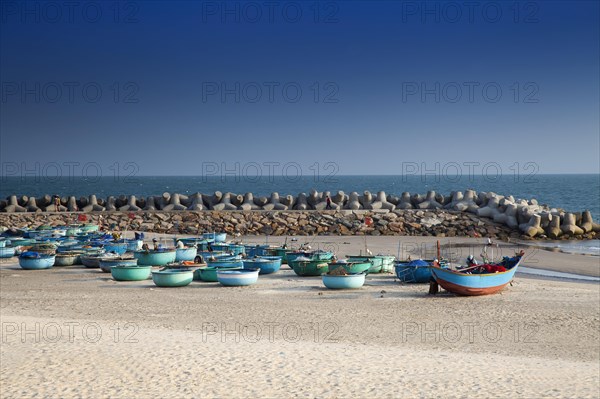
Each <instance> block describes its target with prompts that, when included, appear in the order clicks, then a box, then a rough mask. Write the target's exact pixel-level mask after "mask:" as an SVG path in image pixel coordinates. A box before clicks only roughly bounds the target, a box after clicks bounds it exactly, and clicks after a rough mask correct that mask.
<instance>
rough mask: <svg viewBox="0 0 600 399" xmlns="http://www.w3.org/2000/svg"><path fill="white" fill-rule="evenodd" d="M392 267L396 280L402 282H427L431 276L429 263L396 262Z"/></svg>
mask: <svg viewBox="0 0 600 399" xmlns="http://www.w3.org/2000/svg"><path fill="white" fill-rule="evenodd" d="M394 269H395V271H396V276H397V277H398V280H400V281H402V282H404V283H428V282H429V281H431V278H432V277H433V275H432V274H431V268H430V265H426V266H425V265H423V266H421V265H409V262H396V264H395V266H394Z"/></svg>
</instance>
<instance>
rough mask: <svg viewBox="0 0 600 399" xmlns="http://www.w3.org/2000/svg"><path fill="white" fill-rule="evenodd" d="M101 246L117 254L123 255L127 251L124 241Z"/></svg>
mask: <svg viewBox="0 0 600 399" xmlns="http://www.w3.org/2000/svg"><path fill="white" fill-rule="evenodd" d="M103 248H104V250H105V251H106V252H114V253H116V254H117V255H123V254H124V253H125V252H127V244H126V243H111V244H104V247H103Z"/></svg>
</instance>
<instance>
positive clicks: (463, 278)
mask: <svg viewBox="0 0 600 399" xmlns="http://www.w3.org/2000/svg"><path fill="white" fill-rule="evenodd" d="M520 263H521V260H520V259H519V261H518V262H517V264H516V265H515V266H513V267H512V268H510V269H509V270H507V271H505V272H500V273H485V274H466V273H461V272H457V271H454V270H449V269H442V268H440V267H437V266H431V273H432V274H433V277H434V278H435V281H436V282H437V283H438V284H439V285H441V286H442V288H444V289H445V290H446V291H449V292H452V293H454V294H457V295H468V296H474V295H489V294H495V293H497V292H499V291H501V290H502V289H503V288H504V287H505V286H506V285H507V284H508V283H510V282H511V281H512V279H513V277H514V275H515V273H516V272H517V269H518V267H519V264H520Z"/></svg>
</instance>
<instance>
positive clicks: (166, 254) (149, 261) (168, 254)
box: [134, 249, 176, 266]
mask: <svg viewBox="0 0 600 399" xmlns="http://www.w3.org/2000/svg"><path fill="white" fill-rule="evenodd" d="M134 256H135V258H136V259H137V260H138V265H141V266H145V265H147V266H165V265H167V264H169V263H173V262H175V256H176V251H175V250H174V249H173V250H168V251H150V252H146V251H137V252H134Z"/></svg>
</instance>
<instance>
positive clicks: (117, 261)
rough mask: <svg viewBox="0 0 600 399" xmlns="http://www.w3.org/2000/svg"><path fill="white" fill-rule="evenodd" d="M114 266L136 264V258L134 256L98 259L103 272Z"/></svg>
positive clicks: (109, 270)
mask: <svg viewBox="0 0 600 399" xmlns="http://www.w3.org/2000/svg"><path fill="white" fill-rule="evenodd" d="M114 266H137V259H134V258H106V259H100V269H102V271H103V272H104V273H110V272H111V269H112V268H113V267H114Z"/></svg>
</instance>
